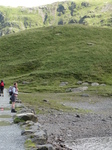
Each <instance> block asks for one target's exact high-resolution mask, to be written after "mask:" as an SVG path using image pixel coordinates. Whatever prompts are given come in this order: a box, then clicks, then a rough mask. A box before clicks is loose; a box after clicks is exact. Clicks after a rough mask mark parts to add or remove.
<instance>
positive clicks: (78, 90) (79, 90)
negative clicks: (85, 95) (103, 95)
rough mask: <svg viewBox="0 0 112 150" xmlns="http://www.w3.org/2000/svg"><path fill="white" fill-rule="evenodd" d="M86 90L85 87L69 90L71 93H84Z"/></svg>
mask: <svg viewBox="0 0 112 150" xmlns="http://www.w3.org/2000/svg"><path fill="white" fill-rule="evenodd" d="M87 89H88V87H87V86H83V87H78V88H73V89H71V91H72V92H82V91H86V90H87Z"/></svg>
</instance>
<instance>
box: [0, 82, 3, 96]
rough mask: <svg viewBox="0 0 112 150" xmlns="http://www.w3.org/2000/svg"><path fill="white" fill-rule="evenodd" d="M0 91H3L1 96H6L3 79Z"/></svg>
mask: <svg viewBox="0 0 112 150" xmlns="http://www.w3.org/2000/svg"><path fill="white" fill-rule="evenodd" d="M0 91H1V96H4V82H3V80H1V83H0Z"/></svg>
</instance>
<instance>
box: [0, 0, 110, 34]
mask: <svg viewBox="0 0 112 150" xmlns="http://www.w3.org/2000/svg"><path fill="white" fill-rule="evenodd" d="M111 12H112V1H111V0H74V1H65V2H57V3H53V4H51V5H46V6H41V7H34V8H25V7H18V8H11V7H3V6H0V36H3V35H6V34H10V33H15V32H18V31H21V30H25V29H30V28H36V27H43V26H51V25H65V24H84V25H89V26H97V27H109V28H110V27H112V13H111Z"/></svg>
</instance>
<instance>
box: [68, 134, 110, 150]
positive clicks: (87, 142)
mask: <svg viewBox="0 0 112 150" xmlns="http://www.w3.org/2000/svg"><path fill="white" fill-rule="evenodd" d="M65 145H66V146H67V147H68V148H71V149H72V150H112V137H97V138H84V139H79V140H75V141H68V142H66V143H65Z"/></svg>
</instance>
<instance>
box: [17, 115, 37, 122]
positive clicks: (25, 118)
mask: <svg viewBox="0 0 112 150" xmlns="http://www.w3.org/2000/svg"><path fill="white" fill-rule="evenodd" d="M17 118H18V119H20V120H22V121H27V120H31V121H33V122H37V121H38V119H37V116H36V115H34V114H33V113H22V114H17V115H16V116H15V119H17ZM15 119H14V120H15Z"/></svg>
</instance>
